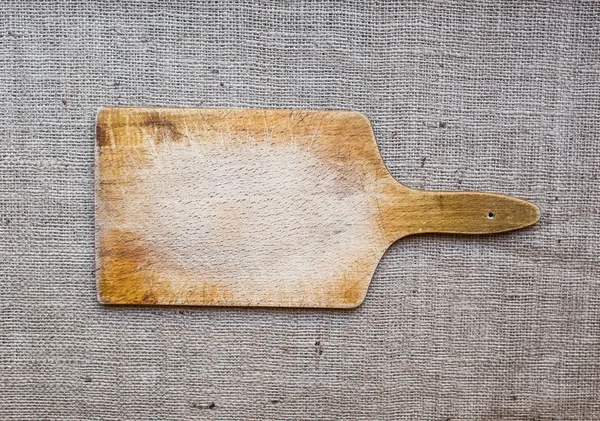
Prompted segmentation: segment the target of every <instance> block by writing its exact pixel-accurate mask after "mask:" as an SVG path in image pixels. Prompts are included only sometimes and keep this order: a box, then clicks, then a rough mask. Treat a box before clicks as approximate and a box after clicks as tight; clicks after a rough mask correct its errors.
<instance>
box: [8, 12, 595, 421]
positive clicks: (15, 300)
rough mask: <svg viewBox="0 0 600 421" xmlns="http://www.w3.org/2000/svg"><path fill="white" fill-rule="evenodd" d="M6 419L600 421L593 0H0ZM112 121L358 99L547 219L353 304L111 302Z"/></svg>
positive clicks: (396, 136)
mask: <svg viewBox="0 0 600 421" xmlns="http://www.w3.org/2000/svg"><path fill="white" fill-rule="evenodd" d="M0 8H1V9H0V22H1V25H0V29H1V33H0V36H1V38H0V62H1V66H0V97H1V103H0V104H1V105H0V419H2V420H45V419H47V420H80V419H81V420H108V421H111V420H182V419H185V420H196V419H215V420H217V419H218V420H240V419H251V420H259V419H268V420H282V419H290V420H292V419H293V420H305V419H315V420H317V419H318V420H436V421H442V420H447V421H450V420H452V421H455V420H539V421H541V420H598V419H600V267H599V259H598V248H599V247H600V240H599V234H600V224H599V222H600V218H599V205H598V202H599V199H600V190H599V183H600V181H599V158H598V157H599V156H600V155H599V154H600V83H599V82H600V42H599V39H600V32H599V29H598V28H599V27H600V4H599V3H594V2H543V3H542V2H507V3H498V2H495V1H490V2H464V3H453V2H445V1H444V2H427V3H409V4H398V3H395V2H394V3H392V2H376V3H368V2H357V3H338V2H301V1H286V2H259V1H256V2H254V1H239V2H232V1H225V0H224V1H219V2H195V1H158V0H157V1H141V2H129V1H123V0H121V1H114V2H97V3H93V2H78V1H65V2H56V3H54V2H47V3H38V2H27V1H14V2H4V3H2V5H0ZM102 105H144V106H154V105H166V106H190V107H198V106H201V107H276V108H277V107H279V108H309V109H352V110H357V111H362V112H365V113H366V114H367V115H368V116H369V117H370V118H371V120H372V123H373V126H374V129H375V133H376V136H377V139H378V142H379V145H380V148H381V153H382V155H383V157H384V159H385V162H386V164H387V165H388V166H389V168H390V170H391V172H392V173H393V175H394V176H396V177H397V178H398V179H399V180H401V181H403V182H404V183H405V184H407V185H409V186H413V187H421V188H430V189H447V190H450V189H452V190H455V189H458V190H485V191H495V192H501V193H507V194H512V195H516V196H520V197H523V198H526V199H529V200H531V201H533V202H535V203H536V204H538V205H539V206H540V208H541V210H542V218H541V220H540V222H539V224H538V225H536V226H535V227H533V228H531V229H527V230H524V231H520V232H515V233H510V234H506V235H498V236H489V237H461V236H442V235H430V236H422V237H412V238H408V239H405V240H402V241H400V242H398V243H397V244H395V245H394V246H393V247H392V248H391V249H390V250H389V252H388V253H387V254H386V256H385V257H384V258H383V260H382V262H381V264H380V266H379V268H378V270H377V273H376V275H375V278H374V279H373V282H372V284H371V287H370V290H369V293H368V295H367V299H366V301H365V303H364V304H363V305H362V307H360V308H358V309H357V310H353V311H322V310H286V309H228V308H168V307H158V308H157V307H105V306H102V305H100V304H98V302H97V301H96V287H95V279H94V242H93V236H94V200H93V189H94V184H93V183H94V179H93V163H94V118H95V114H96V110H97V108H98V107H100V106H102Z"/></svg>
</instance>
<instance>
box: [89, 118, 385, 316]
mask: <svg viewBox="0 0 600 421" xmlns="http://www.w3.org/2000/svg"><path fill="white" fill-rule="evenodd" d="M388 176H389V174H388V173H387V170H386V169H385V166H383V163H382V162H381V158H380V156H379V153H378V150H377V145H376V143H375V140H374V137H373V133H372V129H371V126H370V124H369V122H368V120H367V119H366V118H365V117H364V116H363V115H361V114H359V113H354V112H346V111H290V110H245V109H177V108H171V109H169V108H103V109H101V110H100V111H99V114H98V121H97V155H96V231H97V281H98V293H99V299H100V301H101V302H104V303H112V304H173V305H226V306H230V305H234V306H292V307H337V308H348V307H355V306H357V305H358V304H360V303H361V302H362V300H363V299H364V296H365V294H366V291H367V288H368V285H369V282H370V279H371V277H372V275H373V272H374V271H375V268H376V266H377V263H378V261H379V259H380V258H381V256H382V254H383V252H384V251H385V249H386V248H387V246H388V245H389V244H390V241H389V239H388V238H387V237H386V236H385V234H384V233H383V232H382V230H381V228H380V221H379V214H378V206H377V203H376V200H375V199H374V198H375V197H376V192H375V190H376V189H377V180H378V179H379V178H381V177H388Z"/></svg>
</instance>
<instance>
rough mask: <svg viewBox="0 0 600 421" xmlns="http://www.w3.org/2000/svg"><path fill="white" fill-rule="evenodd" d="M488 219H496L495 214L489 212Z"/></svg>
mask: <svg viewBox="0 0 600 421" xmlns="http://www.w3.org/2000/svg"><path fill="white" fill-rule="evenodd" d="M487 217H488V219H494V218H495V217H496V214H495V213H494V212H489V213H488V214H487Z"/></svg>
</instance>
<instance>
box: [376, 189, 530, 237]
mask: <svg viewBox="0 0 600 421" xmlns="http://www.w3.org/2000/svg"><path fill="white" fill-rule="evenodd" d="M398 184H400V183H398ZM400 186H402V187H401V188H402V194H398V193H394V192H393V190H392V191H391V192H390V191H389V190H388V193H387V198H386V200H385V201H384V202H385V203H386V204H387V206H385V210H384V212H383V220H382V225H383V227H384V230H385V232H386V234H387V235H388V237H389V238H390V239H391V240H392V241H394V240H397V239H398V238H400V237H403V236H406V235H411V234H420V233H432V232H439V233H454V234H492V233H498V232H505V231H512V230H516V229H519V228H524V227H527V226H529V225H533V224H535V223H536V222H537V221H538V219H539V217H540V211H539V209H538V208H537V206H535V205H534V204H533V203H530V202H528V201H526V200H523V199H518V198H516V197H512V196H506V195H503V194H495V193H482V192H452V191H429V190H416V189H409V191H408V192H407V191H406V187H405V186H403V185H400Z"/></svg>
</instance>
